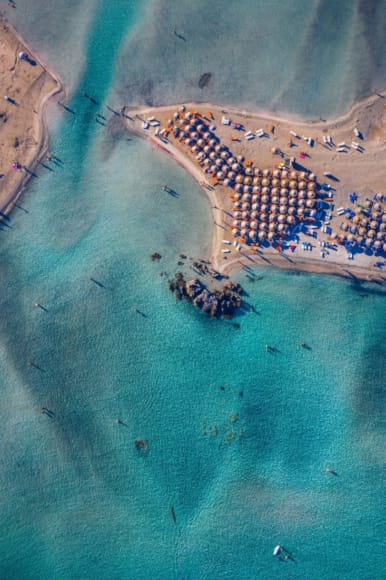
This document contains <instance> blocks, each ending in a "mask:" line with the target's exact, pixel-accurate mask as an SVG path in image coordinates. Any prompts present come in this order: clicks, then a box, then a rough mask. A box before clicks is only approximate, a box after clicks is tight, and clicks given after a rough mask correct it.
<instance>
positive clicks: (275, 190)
mask: <svg viewBox="0 0 386 580" xmlns="http://www.w3.org/2000/svg"><path fill="white" fill-rule="evenodd" d="M271 194H272V195H280V189H279V188H278V187H273V188H272V190H271Z"/></svg>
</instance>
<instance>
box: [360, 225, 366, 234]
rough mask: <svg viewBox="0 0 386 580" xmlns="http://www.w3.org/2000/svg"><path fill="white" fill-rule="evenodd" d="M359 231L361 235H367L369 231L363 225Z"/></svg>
mask: <svg viewBox="0 0 386 580" xmlns="http://www.w3.org/2000/svg"><path fill="white" fill-rule="evenodd" d="M358 233H359V235H360V236H365V235H366V233H367V230H366V228H364V227H363V226H361V227H360V228H359V230H358Z"/></svg>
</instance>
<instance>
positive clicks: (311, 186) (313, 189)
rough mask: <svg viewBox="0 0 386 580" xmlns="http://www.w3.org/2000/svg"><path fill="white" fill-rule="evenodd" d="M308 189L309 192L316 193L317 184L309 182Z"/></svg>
mask: <svg viewBox="0 0 386 580" xmlns="http://www.w3.org/2000/svg"><path fill="white" fill-rule="evenodd" d="M307 189H308V191H315V189H316V183H315V182H314V181H309V182H308V183H307Z"/></svg>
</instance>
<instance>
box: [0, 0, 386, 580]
mask: <svg viewBox="0 0 386 580" xmlns="http://www.w3.org/2000/svg"><path fill="white" fill-rule="evenodd" d="M2 10H3V11H4V13H5V14H6V15H7V17H8V18H9V19H10V20H11V21H12V22H13V23H14V25H15V27H16V28H17V29H18V31H19V32H21V33H22V34H23V35H24V37H25V38H26V40H27V41H29V42H30V44H31V45H32V46H33V47H34V49H35V50H36V51H37V52H38V53H40V54H41V55H42V56H43V58H44V59H45V61H46V62H47V63H49V64H50V65H51V66H52V67H53V68H54V69H55V70H57V71H58V73H59V74H60V76H61V77H62V78H63V80H64V81H65V83H66V85H67V87H68V97H67V100H66V104H67V106H68V107H69V108H70V109H71V111H73V112H69V111H65V110H63V108H60V107H58V106H57V105H56V104H55V102H54V103H53V104H52V105H51V106H50V108H49V121H50V151H51V153H52V154H53V155H55V156H56V158H55V159H53V160H51V161H50V162H45V164H46V165H47V166H48V167H49V169H47V167H43V166H40V167H39V168H38V170H37V177H36V178H33V180H32V181H31V183H30V185H29V187H28V188H27V190H26V192H25V194H24V195H23V197H22V198H21V199H20V201H19V204H18V207H16V208H15V210H14V212H13V213H12V214H11V217H10V220H9V221H8V222H7V223H6V224H5V225H3V226H2V227H1V231H0V249H1V261H0V272H1V280H2V286H1V293H0V300H1V312H2V315H1V318H0V345H1V348H0V384H1V398H0V423H1V427H2V429H1V438H0V447H1V454H0V457H1V464H0V504H1V509H0V545H1V549H0V577H1V578H4V579H7V580H13V579H15V580H21V579H23V580H24V579H28V580H29V579H33V580H35V579H39V580H46V579H47V580H51V579H55V580H56V579H57V580H62V579H63V580H67V579H68V580H70V579H74V578H76V579H82V580H83V579H87V580H88V579H103V580H105V579H109V580H110V579H111V580H112V579H126V578H127V579H130V580H131V579H133V580H137V579H138V580H141V579H145V580H146V579H149V578H156V579H157V580H158V579H160V580H163V579H166V580H169V579H170V580H172V579H179V580H197V579H200V580H201V579H202V580H204V579H205V580H206V579H211V580H215V579H217V578H218V579H232V580H233V579H235V580H247V579H248V580H249V579H255V578H256V579H262V580H266V579H267V580H271V579H276V578H285V579H297V580H298V579H302V580H303V579H304V580H313V579H318V580H319V579H321V580H327V579H328V580H330V579H331V580H334V579H340V578H342V579H346V578H347V579H350V580H354V579H355V580H378V579H382V578H385V576H386V564H385V544H384V541H385V540H384V539H385V533H386V508H385V449H386V445H385V432H386V425H385V413H386V396H385V393H386V391H385V359H386V347H385V345H386V324H385V318H386V317H385V314H386V307H385V299H386V290H385V288H384V287H381V286H378V285H375V284H368V283H353V282H349V281H347V280H343V279H338V278H334V277H331V276H324V275H311V274H299V273H293V272H292V273H288V272H285V271H276V270H270V269H264V268H260V269H256V271H255V276H254V277H253V278H254V281H252V280H251V279H250V278H248V277H247V276H246V275H245V273H239V274H238V275H237V276H238V279H239V280H240V282H241V283H242V285H243V286H244V287H245V289H246V291H247V292H248V297H247V299H248V301H249V302H250V303H251V304H253V305H254V306H255V309H256V313H248V314H246V315H243V316H240V317H238V318H237V319H236V320H233V321H216V320H212V319H209V318H206V317H205V316H204V315H202V314H201V313H199V312H197V311H195V310H194V309H193V308H192V307H191V306H190V305H189V304H187V303H185V302H176V301H175V298H174V296H173V295H172V294H171V293H170V292H169V290H168V288H167V276H166V275H160V274H163V273H164V272H167V274H169V275H170V274H172V273H174V272H175V271H176V269H177V268H178V266H177V261H178V260H179V255H180V254H186V255H187V256H188V257H194V258H197V257H205V256H206V253H207V251H208V246H209V241H210V229H211V216H210V211H209V202H208V200H207V199H206V197H205V195H204V193H203V192H202V191H201V190H200V188H199V187H198V185H197V184H196V183H195V182H194V181H193V180H192V179H191V178H190V177H189V176H188V175H186V174H185V172H184V171H183V170H182V169H181V168H180V167H179V166H177V165H175V164H174V163H173V162H172V161H171V160H170V159H167V158H165V157H164V156H163V155H162V154H161V153H160V152H158V151H155V150H154V149H153V148H151V147H150V146H149V145H148V144H147V143H144V142H142V141H138V140H129V138H128V135H127V134H126V133H125V132H123V131H122V129H121V127H120V124H119V120H118V117H117V116H116V115H114V113H113V112H112V111H111V108H112V109H118V110H119V109H120V107H121V106H122V105H123V104H137V103H144V102H146V103H154V104H159V103H165V102H168V101H176V102H179V101H182V100H185V99H186V100H187V99H189V100H190V99H200V100H212V101H218V102H222V103H225V104H226V103H231V104H237V103H242V104H243V105H245V106H248V107H251V108H253V107H264V108H267V109H273V110H280V111H289V112H292V113H297V114H304V115H307V116H310V117H317V118H319V116H320V115H323V116H333V115H334V114H336V113H339V112H343V111H344V110H346V109H347V108H348V107H349V106H350V104H351V103H352V102H353V101H354V100H355V99H356V98H359V97H362V96H364V95H367V94H369V93H370V92H372V91H374V90H379V89H381V88H384V87H385V85H386V56H385V52H384V50H383V36H384V30H385V25H386V1H385V0H379V1H377V0H370V1H366V2H365V1H361V0H352V1H346V0H342V1H340V2H333V1H330V0H324V1H322V0H320V1H318V0H311V1H308V2H306V1H305V0H292V1H291V2H283V1H282V0H281V1H279V0H270V1H268V0H255V1H251V0H249V1H248V0H243V1H241V2H238V3H230V2H221V1H220V0H213V1H212V2H211V3H207V2H203V1H202V0H196V2H194V3H192V2H188V0H180V1H179V2H178V3H177V2H172V1H171V0H148V1H147V2H140V1H139V0H131V1H130V0H126V1H124V0H112V1H110V2H107V0H87V2H86V1H85V0H77V1H76V2H75V1H74V0H71V1H68V2H61V3H59V2H57V1H56V0H54V1H52V0H51V2H47V0H34V2H33V3H31V2H27V0H16V8H12V7H10V6H9V5H8V4H7V3H5V2H4V3H3V6H2ZM204 73H211V75H212V76H211V77H210V81H209V83H208V85H207V86H206V87H205V88H204V89H200V88H199V87H198V80H199V78H200V76H201V75H202V74H204ZM83 92H87V93H88V94H90V95H92V96H93V97H94V98H95V99H96V100H97V101H98V105H94V104H93V103H92V102H90V101H89V100H87V99H86V98H85V97H84V96H83V95H82V93H83ZM97 112H99V113H101V114H103V115H104V116H105V117H106V123H105V124H104V125H103V124H99V123H97V122H96V121H95V120H94V116H95V114H96V113H97ZM163 183H168V184H170V186H172V187H173V189H174V190H175V191H176V192H177V194H178V195H177V196H175V197H172V196H170V195H167V194H166V193H165V192H163V191H162V184H163ZM154 251H158V252H159V253H160V254H161V255H162V258H161V260H160V261H159V262H153V261H152V260H151V259H150V254H151V253H152V252H154ZM187 263H189V261H187ZM187 271H188V272H189V270H187ZM36 303H38V304H40V307H36V306H34V304H36ZM135 308H136V309H137V310H138V312H136V311H135V310H134V309H135ZM235 322H237V325H235V324H234V323H235ZM301 341H305V342H306V344H307V345H308V347H309V348H300V347H299V343H300V342H301ZM267 343H268V344H273V345H275V346H276V347H277V351H276V352H274V353H267V352H266V351H265V348H264V345H265V344H267ZM42 408H46V409H47V411H46V412H45V413H42V412H41V409H42ZM117 418H119V419H120V422H119V423H117V422H116V419H117ZM136 439H143V440H146V441H147V447H146V449H143V448H140V449H136V448H135V446H134V441H135V440H136ZM328 467H330V468H331V469H333V470H334V471H335V474H333V473H326V468H328ZM171 508H173V509H171ZM173 515H174V517H173ZM276 544H281V545H283V546H284V547H285V548H286V549H287V550H288V551H289V553H290V554H291V558H292V559H289V560H288V561H284V559H283V560H282V561H280V560H279V561H278V560H277V559H276V558H274V557H273V556H272V550H273V548H274V546H275V545H276Z"/></svg>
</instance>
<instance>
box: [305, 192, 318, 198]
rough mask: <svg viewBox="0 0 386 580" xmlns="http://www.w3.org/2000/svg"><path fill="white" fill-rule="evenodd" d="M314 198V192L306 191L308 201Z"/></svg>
mask: <svg viewBox="0 0 386 580" xmlns="http://www.w3.org/2000/svg"><path fill="white" fill-rule="evenodd" d="M315 197H316V193H315V191H310V190H308V192H307V198H308V199H315Z"/></svg>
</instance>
